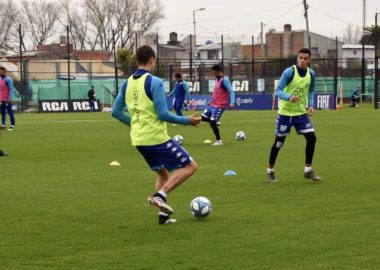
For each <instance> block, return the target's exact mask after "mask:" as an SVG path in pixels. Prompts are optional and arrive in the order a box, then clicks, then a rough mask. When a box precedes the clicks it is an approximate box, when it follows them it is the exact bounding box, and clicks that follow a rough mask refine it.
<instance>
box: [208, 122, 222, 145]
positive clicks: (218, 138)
mask: <svg viewBox="0 0 380 270" xmlns="http://www.w3.org/2000/svg"><path fill="white" fill-rule="evenodd" d="M210 126H211V129H212V131H213V132H214V134H215V138H216V140H217V141H219V140H220V133H219V128H218V125H217V124H216V121H210Z"/></svg>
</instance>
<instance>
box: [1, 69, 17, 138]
mask: <svg viewBox="0 0 380 270" xmlns="http://www.w3.org/2000/svg"><path fill="white" fill-rule="evenodd" d="M14 91H15V90H14V86H13V80H12V79H11V78H10V77H9V76H7V70H6V69H5V67H3V66H0V104H1V105H0V112H1V128H2V129H5V128H6V127H7V126H6V120H7V112H8V114H9V118H10V120H11V125H10V127H9V129H8V130H9V131H13V130H14V128H15V124H16V122H15V117H14V114H13V110H12V98H13V93H14Z"/></svg>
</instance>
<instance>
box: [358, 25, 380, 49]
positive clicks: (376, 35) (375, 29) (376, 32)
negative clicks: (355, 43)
mask: <svg viewBox="0 0 380 270" xmlns="http://www.w3.org/2000/svg"><path fill="white" fill-rule="evenodd" d="M364 32H365V34H364V36H363V37H362V38H361V40H360V44H363V42H364V44H366V45H375V43H376V40H377V42H380V25H371V26H368V27H366V28H364Z"/></svg>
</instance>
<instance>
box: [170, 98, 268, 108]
mask: <svg viewBox="0 0 380 270" xmlns="http://www.w3.org/2000/svg"><path fill="white" fill-rule="evenodd" d="M210 101H211V95H193V96H192V99H191V100H190V105H189V109H191V110H197V111H202V110H204V109H206V107H207V103H208V102H210ZM167 103H168V109H169V110H172V109H173V98H168V101H167ZM271 109H272V95H271V94H251V95H249V94H246V95H244V94H237V95H235V110H271Z"/></svg>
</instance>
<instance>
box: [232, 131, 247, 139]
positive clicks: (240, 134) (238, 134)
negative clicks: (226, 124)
mask: <svg viewBox="0 0 380 270" xmlns="http://www.w3.org/2000/svg"><path fill="white" fill-rule="evenodd" d="M235 138H236V140H237V141H244V140H245V138H246V135H245V132H244V131H238V132H236V135H235Z"/></svg>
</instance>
